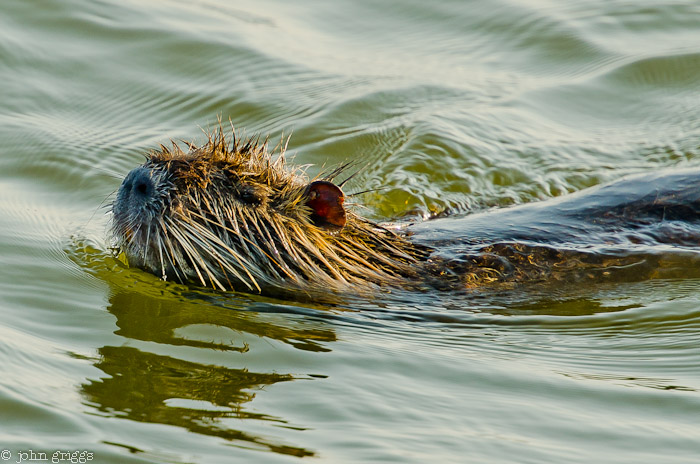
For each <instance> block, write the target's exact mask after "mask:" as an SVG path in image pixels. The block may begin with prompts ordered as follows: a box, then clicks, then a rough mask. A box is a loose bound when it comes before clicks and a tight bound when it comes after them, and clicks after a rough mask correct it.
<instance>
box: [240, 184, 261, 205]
mask: <svg viewBox="0 0 700 464" xmlns="http://www.w3.org/2000/svg"><path fill="white" fill-rule="evenodd" d="M238 199H239V200H240V201H241V202H242V203H245V204H248V205H251V206H260V205H262V204H263V203H265V200H266V199H267V194H266V192H265V190H264V189H263V188H262V187H257V186H254V185H251V184H241V185H239V186H238Z"/></svg>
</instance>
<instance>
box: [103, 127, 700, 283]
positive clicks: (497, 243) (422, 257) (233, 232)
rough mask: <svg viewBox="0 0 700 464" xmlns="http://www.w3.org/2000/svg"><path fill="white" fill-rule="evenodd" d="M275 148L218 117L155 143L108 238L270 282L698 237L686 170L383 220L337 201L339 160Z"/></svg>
mask: <svg viewBox="0 0 700 464" xmlns="http://www.w3.org/2000/svg"><path fill="white" fill-rule="evenodd" d="M284 155H285V147H281V148H280V149H279V150H277V151H275V150H272V151H269V150H268V148H267V143H266V142H262V143H261V142H260V140H259V139H247V140H241V139H238V138H237V137H236V135H235V133H232V136H231V138H230V140H227V138H226V137H225V134H224V132H223V130H222V129H221V128H219V130H217V131H214V132H213V133H210V134H208V140H207V141H206V143H204V144H203V145H202V146H199V147H196V146H195V145H192V144H190V145H188V148H187V150H186V151H184V150H182V149H181V148H180V147H179V146H178V145H177V144H175V143H173V146H172V148H167V147H165V146H162V145H161V147H160V149H158V150H154V151H152V152H150V153H149V154H148V155H147V157H146V162H145V163H144V164H143V165H142V166H140V167H137V168H136V169H134V170H132V171H131V172H130V173H129V174H128V175H127V176H126V178H125V179H124V181H123V183H122V185H121V187H120V188H119V191H118V193H117V196H116V200H115V201H114V204H113V206H112V212H113V218H112V234H113V236H114V239H115V242H116V247H117V249H118V250H120V252H123V255H124V256H125V257H126V259H127V260H128V262H129V264H130V265H132V266H136V267H139V268H142V269H144V270H146V271H149V272H151V273H153V274H155V275H157V276H160V277H162V278H163V279H171V280H176V281H178V282H182V283H186V282H194V283H197V284H200V285H204V286H211V287H214V288H218V289H221V290H231V289H235V290H245V291H252V292H266V293H271V292H276V291H284V292H288V291H296V290H300V291H325V290H334V291H347V290H352V291H353V292H354V291H357V290H363V289H368V288H382V287H383V288H389V289H390V288H404V289H406V288H408V289H425V288H438V289H452V290H456V289H468V288H478V287H484V286H489V285H497V284H506V285H513V284H518V283H522V282H533V281H552V280H558V281H571V280H572V279H573V280H579V279H609V278H611V276H613V275H617V276H621V277H622V279H625V280H627V279H632V280H639V279H645V278H650V277H654V276H663V275H662V274H663V273H660V272H659V270H660V269H662V268H672V269H677V268H678V266H679V265H678V264H677V263H676V264H673V265H671V266H668V265H665V264H664V263H666V262H667V261H668V259H667V255H666V254H664V253H659V251H658V249H657V248H655V246H656V245H658V244H664V247H662V248H663V250H667V249H668V246H669V245H671V246H672V247H675V248H678V249H681V250H684V251H688V250H690V251H692V248H693V246H694V245H695V246H697V245H698V243H699V242H698V239H699V238H700V230H699V229H700V227H699V226H698V225H697V224H696V222H697V219H698V217H700V214H699V212H700V206H699V205H700V200H699V199H700V195H698V194H697V190H698V189H697V187H696V185H697V180H698V179H699V178H700V174H699V173H698V172H697V171H693V172H685V173H680V174H678V173H674V174H664V175H658V174H657V175H653V176H646V177H642V178H636V179H635V178H633V179H631V180H626V181H621V182H618V183H615V184H611V185H609V186H605V187H599V188H597V189H595V188H594V189H593V190H590V191H588V192H584V193H579V194H574V195H569V196H567V197H565V198H560V199H554V200H549V201H545V202H539V203H534V204H530V205H524V206H517V207H511V208H503V209H498V210H496V211H487V212H484V213H479V214H473V215H467V216H465V217H463V218H453V219H450V218H447V219H437V220H431V221H425V222H423V223H419V224H417V225H412V226H409V227H405V228H403V229H399V230H397V231H392V230H389V229H388V228H386V227H383V226H382V225H379V224H376V223H374V222H372V221H369V220H367V219H364V218H363V217H361V216H360V215H358V214H357V213H356V212H354V211H353V210H352V208H347V207H346V206H347V205H346V204H345V195H344V194H343V192H342V190H341V187H343V182H336V179H337V178H339V177H340V176H343V175H346V174H347V170H348V169H347V165H344V166H341V167H339V168H337V169H335V170H333V171H331V172H329V173H327V174H326V175H323V176H320V177H318V178H316V179H312V180H308V179H307V177H306V175H305V174H304V172H303V171H301V170H299V169H295V168H290V167H288V166H287V165H286V162H285V156H284ZM679 222H680V223H682V224H684V225H683V227H676V226H677V225H678V224H679ZM693 226H694V227H693ZM671 261H673V260H671ZM676 261H678V260H676ZM676 261H673V262H676ZM680 266H681V267H682V265H680Z"/></svg>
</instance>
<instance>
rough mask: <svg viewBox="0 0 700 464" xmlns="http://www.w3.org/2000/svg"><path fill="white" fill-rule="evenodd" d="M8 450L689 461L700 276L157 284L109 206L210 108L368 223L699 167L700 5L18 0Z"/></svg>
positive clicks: (696, 400)
mask: <svg viewBox="0 0 700 464" xmlns="http://www.w3.org/2000/svg"><path fill="white" fill-rule="evenodd" d="M2 12H3V14H2V15H0V82H2V83H3V84H2V86H1V90H0V95H1V96H2V98H1V103H0V141H1V142H2V143H0V153H1V155H2V156H1V157H0V198H2V202H0V208H1V210H0V263H2V266H0V311H1V312H2V316H3V317H2V323H0V353H1V355H2V357H1V358H0V359H2V367H1V368H0V372H1V374H2V375H1V376H0V379H1V380H0V424H2V425H0V449H8V450H10V451H11V453H12V457H13V461H15V462H16V461H17V458H18V456H19V454H18V453H19V452H20V451H23V450H25V451H26V450H29V449H32V450H35V451H44V452H47V453H48V454H49V456H50V454H51V452H53V451H55V450H88V451H90V452H92V453H94V456H95V460H94V462H100V463H103V462H104V463H123V462H144V463H145V462H148V463H153V462H162V463H217V462H221V463H230V462H299V460H300V459H304V460H313V461H319V462H414V463H422V462H484V463H493V462H504V463H505V462H519V463H545V462H551V463H561V462H571V463H576V462H581V463H583V462H586V463H588V462H606V463H608V462H609V463H627V462H629V463H640V462H649V463H652V462H664V463H689V462H694V461H696V460H697V456H698V455H699V454H700V425H699V424H700V422H699V421H698V416H699V415H700V393H698V390H700V374H699V372H700V349H698V346H699V345H700V335H699V334H700V296H698V295H700V292H699V290H700V281H698V280H697V279H694V278H677V279H673V280H669V279H665V280H650V281H643V282H637V283H620V284H608V285H597V286H592V287H590V288H576V289H572V288H562V289H556V288H555V289H548V290H547V292H541V293H532V294H530V295H529V296H527V295H526V296H525V297H523V296H522V295H520V296H517V297H514V296H513V295H493V294H488V293H485V294H474V295H471V296H464V295H462V296H460V297H456V296H454V295H450V294H439V293H431V294H410V293H406V294H386V295H382V296H379V297H377V298H373V299H359V298H357V299H353V298H350V297H347V298H342V299H340V300H339V301H338V302H337V303H336V304H334V305H324V304H316V305H314V304H310V303H295V302H291V301H281V300H275V299H270V298H264V297H261V296H256V295H245V294H222V293H216V292H210V291H205V290H201V289H197V288H193V287H192V288H188V287H184V286H180V285H175V284H171V283H165V282H161V281H159V280H158V279H156V278H155V277H153V276H150V275H146V274H144V273H142V272H140V271H138V270H132V269H127V268H125V267H124V266H123V265H122V264H121V263H120V262H118V261H117V260H115V259H114V258H112V257H111V254H110V250H109V247H110V243H109V241H108V239H107V225H108V221H109V218H108V216H107V215H106V214H105V212H106V210H107V208H106V207H105V206H106V205H108V204H109V202H110V201H111V198H113V197H112V196H111V195H112V194H113V192H114V191H115V190H116V189H117V188H118V186H119V184H120V182H121V179H122V178H123V176H124V175H125V174H126V173H127V172H128V171H129V170H130V169H131V168H132V167H135V166H136V165H138V164H139V163H140V162H141V161H142V160H143V156H142V155H143V153H145V152H146V151H147V150H148V149H151V148H154V147H157V146H158V144H159V143H167V142H168V141H169V140H170V139H173V140H181V139H185V140H190V139H195V140H200V141H201V140H202V139H203V134H202V131H201V128H205V129H206V128H209V127H214V126H216V124H217V117H218V116H221V117H222V118H223V119H224V120H225V121H227V120H228V119H229V118H230V119H231V121H232V122H233V124H234V125H235V126H236V127H238V128H240V129H241V130H244V131H245V132H246V133H247V134H251V135H253V134H269V135H270V140H271V141H272V144H274V143H276V141H278V140H281V139H282V137H283V136H284V137H286V136H288V135H289V134H292V138H291V140H290V145H289V148H290V152H291V153H292V154H294V155H295V163H297V164H301V165H303V164H312V165H314V166H312V167H310V168H309V173H310V174H311V175H313V174H315V173H317V172H318V171H319V170H320V169H321V166H323V165H326V166H331V165H334V164H337V163H341V162H344V161H347V160H353V161H355V162H357V163H358V164H359V165H361V166H363V167H365V169H364V170H363V171H362V172H361V174H360V175H358V176H357V177H356V178H355V179H353V181H352V183H351V185H348V189H347V190H349V191H351V192H352V191H353V190H354V191H359V190H365V189H368V188H375V187H380V186H382V187H386V189H383V190H381V191H377V192H373V193H370V194H365V195H362V197H361V198H360V199H359V201H360V202H361V203H363V204H364V205H365V207H364V208H363V209H362V210H361V212H362V213H363V214H365V215H367V216H369V217H371V218H373V219H376V220H387V219H391V218H394V217H398V216H404V215H409V216H411V217H427V216H429V215H431V214H434V213H440V212H443V211H446V210H447V211H451V212H453V213H468V212H473V211H479V210H482V209H484V208H488V207H492V206H498V205H500V206H505V205H511V204H520V203H527V202H532V201H537V200H542V199H547V198H551V197H555V196H560V195H564V194H567V193H571V192H576V191H580V190H582V189H584V188H586V187H590V186H594V185H598V184H601V183H604V182H607V181H612V180H615V179H618V178H621V177H623V176H625V175H627V174H632V173H644V172H655V171H658V170H661V169H669V168H673V169H685V168H689V167H698V166H700V142H699V140H700V124H699V122H698V121H700V92H698V88H699V86H700V28H699V27H698V24H700V22H699V19H700V5H698V3H697V2H695V1H691V0H685V1H680V0H679V1H664V2H651V1H646V0H636V1H624V0H614V1H585V2H584V1H566V2H554V1H552V2H549V1H544V0H542V1H537V2H534V1H531V2H524V1H512V0H511V1H507V0H498V1H495V2H486V1H481V2H479V1H450V0H439V1H437V2H431V3H425V2H406V1H402V2H399V1H385V2H381V3H380V4H377V3H376V2H366V1H343V2H333V3H321V2H313V1H302V2H294V3H293V4H292V3H288V2H279V1H276V0H272V1H256V2H247V1H243V2H237V3H236V5H235V6H232V5H231V4H229V3H228V2H224V1H221V0H203V1H196V2H192V1H177V0H160V1H152V2H148V3H146V4H144V2H137V1H123V2H116V1H113V0H101V1H96V2H95V1H93V2H88V1H80V0H66V1H62V2H50V1H41V0H30V1H27V0H5V1H4V2H3V6H2Z"/></svg>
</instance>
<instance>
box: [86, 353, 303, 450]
mask: <svg viewBox="0 0 700 464" xmlns="http://www.w3.org/2000/svg"><path fill="white" fill-rule="evenodd" d="M99 353H100V357H101V359H100V361H99V362H98V363H96V364H95V366H96V367H97V368H99V369H101V370H102V371H103V372H104V373H105V374H107V375H109V376H110V377H109V378H105V379H100V380H92V381H90V382H89V383H87V384H85V385H83V388H82V393H83V395H85V397H86V399H87V401H88V402H89V403H90V404H92V405H93V406H95V407H96V408H97V409H98V410H100V411H101V412H103V413H106V414H109V415H113V416H115V417H121V418H124V419H131V420H135V421H139V422H151V423H154V424H167V425H176V426H179V427H183V428H185V429H187V430H189V431H191V432H195V433H201V434H203V435H211V436H215V437H220V438H223V439H226V440H241V441H245V442H248V443H250V444H254V445H257V446H259V447H261V448H263V449H268V450H270V451H274V452H277V453H283V454H290V455H294V456H312V455H314V452H313V451H310V450H307V449H304V448H300V447H294V446H287V445H283V444H277V443H272V442H270V441H268V440H266V439H265V438H262V437H257V436H254V435H252V434H249V433H246V432H243V431H240V430H234V429H230V428H228V427H226V426H225V424H224V423H223V420H225V419H256V420H263V421H273V422H277V423H281V424H284V423H285V421H284V420H283V419H280V418H277V417H272V416H268V415H265V414H258V413H253V412H249V411H246V409H245V408H244V405H245V403H248V402H250V401H252V400H253V399H254V398H255V393H249V392H248V391H247V390H251V389H260V388H262V387H264V386H266V385H272V384H275V383H278V382H285V381H289V380H293V377H292V376H291V375H289V374H266V373H252V372H248V371H247V370H245V369H229V368H226V367H221V366H207V365H203V364H198V363H193V362H189V361H183V360H180V359H175V358H172V357H168V356H159V355H155V354H153V353H145V352H143V351H141V350H138V349H136V348H131V347H115V346H105V347H103V348H101V349H100V350H99ZM174 399H178V400H182V399H185V400H192V401H198V402H206V403H208V404H211V405H212V406H213V407H208V408H202V409H194V408H189V407H179V406H177V404H178V403H177V402H175V404H172V403H173V400H174ZM199 404H201V403H199Z"/></svg>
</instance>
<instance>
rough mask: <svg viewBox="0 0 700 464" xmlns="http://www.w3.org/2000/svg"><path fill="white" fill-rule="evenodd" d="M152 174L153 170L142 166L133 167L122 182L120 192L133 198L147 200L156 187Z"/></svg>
mask: <svg viewBox="0 0 700 464" xmlns="http://www.w3.org/2000/svg"><path fill="white" fill-rule="evenodd" d="M152 175H153V171H152V170H150V169H147V168H144V167H138V168H136V169H133V170H132V171H131V172H130V173H129V174H127V176H126V178H125V179H124V182H122V186H121V188H120V190H122V192H120V193H122V194H123V195H124V196H127V197H130V198H133V199H134V200H141V201H145V200H148V199H149V198H151V197H152V196H153V193H154V192H155V189H156V186H155V181H154V179H153V177H152Z"/></svg>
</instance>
